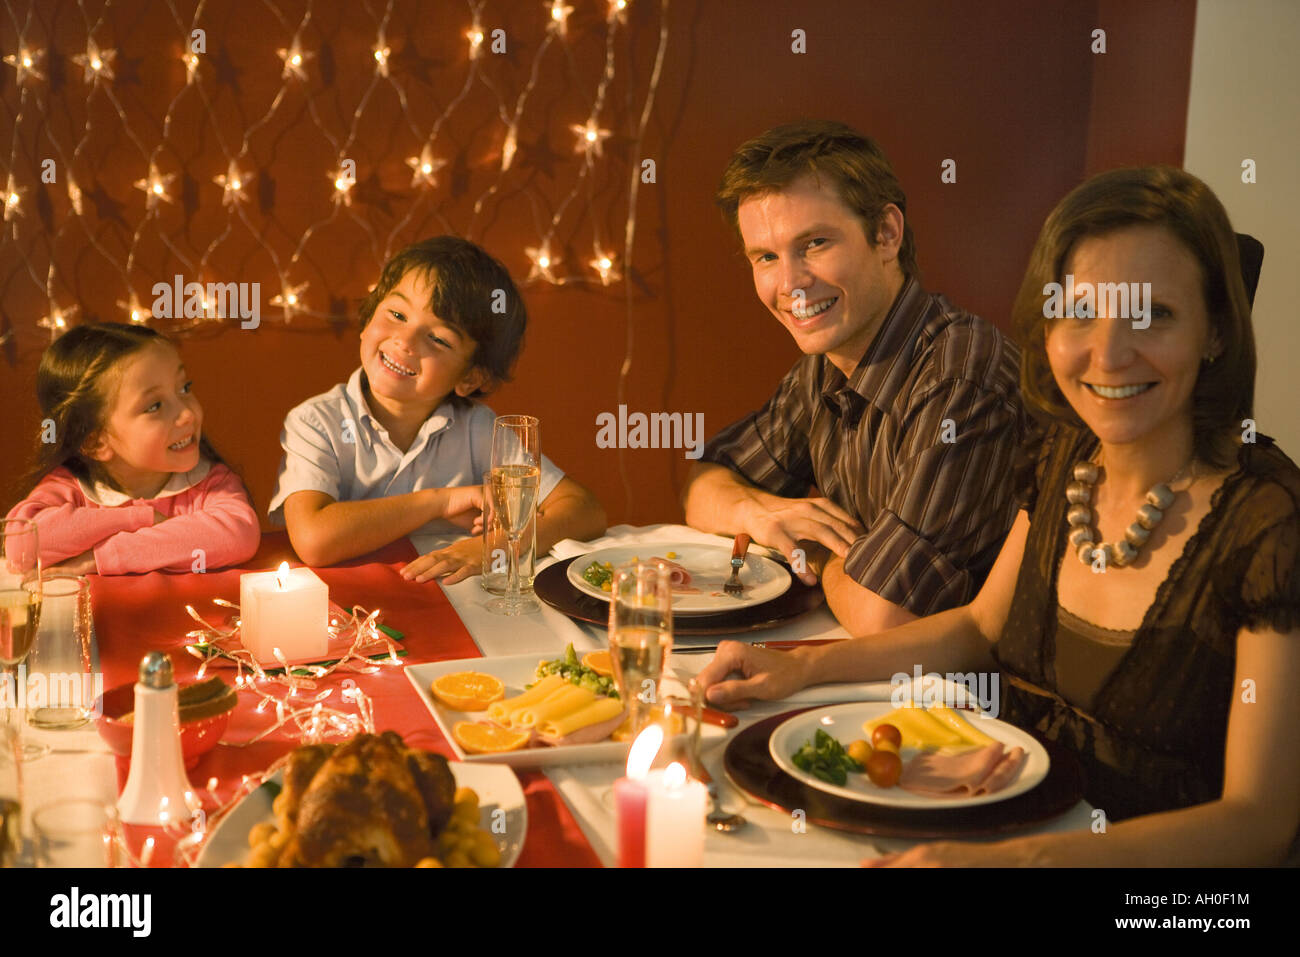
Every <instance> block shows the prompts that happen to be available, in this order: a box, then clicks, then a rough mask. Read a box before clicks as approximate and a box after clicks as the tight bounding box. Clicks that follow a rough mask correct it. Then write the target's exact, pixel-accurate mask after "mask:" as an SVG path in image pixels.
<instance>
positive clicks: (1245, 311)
mask: <svg viewBox="0 0 1300 957" xmlns="http://www.w3.org/2000/svg"><path fill="white" fill-rule="evenodd" d="M1142 225H1149V226H1162V227H1164V228H1166V229H1168V230H1169V231H1170V232H1171V233H1173V234H1174V236H1176V237H1177V238H1178V239H1179V241H1181V242H1182V244H1183V245H1184V246H1186V247H1187V249H1188V251H1189V252H1190V253H1191V254H1192V256H1193V257H1195V259H1196V261H1197V262H1198V263H1199V264H1200V267H1201V276H1202V279H1203V282H1204V286H1203V288H1204V294H1205V310H1206V315H1207V316H1208V318H1209V321H1210V329H1211V332H1212V335H1213V338H1214V339H1216V340H1217V342H1218V345H1219V352H1218V355H1217V356H1216V357H1215V359H1214V361H1213V362H1209V361H1207V362H1203V363H1202V365H1201V370H1200V374H1199V375H1198V377H1197V380H1196V385H1195V387H1194V389H1193V391H1192V430H1193V450H1194V453H1195V455H1196V457H1197V458H1199V459H1200V460H1201V461H1203V462H1206V463H1208V464H1210V465H1212V466H1214V467H1216V468H1227V467H1228V466H1229V465H1230V464H1231V463H1232V462H1233V461H1234V460H1235V457H1236V441H1235V437H1234V433H1235V432H1237V431H1239V430H1240V429H1242V428H1243V426H1242V420H1243V419H1247V418H1250V416H1251V409H1252V407H1253V404H1254V397H1255V337H1254V333H1253V331H1252V329H1251V323H1250V300H1249V298H1248V296H1247V293H1246V286H1245V282H1244V280H1243V279H1242V274H1241V261H1240V258H1239V253H1238V247H1237V238H1236V234H1235V233H1234V232H1233V230H1232V224H1231V223H1230V222H1229V220H1228V214H1227V211H1226V210H1224V208H1223V204H1222V203H1220V202H1219V199H1218V197H1217V196H1215V195H1214V193H1213V192H1212V191H1211V190H1210V188H1209V187H1208V186H1206V185H1205V184H1204V183H1203V182H1201V181H1200V180H1199V179H1197V178H1196V177H1195V176H1193V175H1192V174H1191V173H1188V172H1185V171H1184V170H1181V169H1178V168H1176V167H1173V166H1144V167H1138V168H1132V169H1117V170H1111V171H1110V172H1107V173H1101V174H1099V175H1097V176H1094V177H1092V179H1089V180H1088V181H1086V182H1085V183H1083V184H1081V185H1080V186H1077V187H1075V189H1074V190H1073V191H1071V192H1070V193H1069V195H1067V196H1066V197H1065V198H1064V199H1063V200H1061V201H1060V202H1059V203H1058V204H1057V205H1056V208H1055V209H1053V210H1052V212H1051V214H1050V215H1049V216H1048V217H1047V221H1046V222H1045V223H1043V229H1042V232H1040V233H1039V235H1038V242H1037V243H1035V245H1034V250H1033V252H1032V253H1031V254H1030V256H1029V267H1028V269H1027V270H1026V271H1025V278H1024V281H1023V282H1022V283H1021V286H1020V292H1019V293H1018V294H1017V296H1016V301H1015V306H1014V307H1013V309H1012V323H1013V328H1014V330H1015V335H1016V339H1017V341H1018V342H1019V344H1020V349H1021V352H1020V391H1021V394H1022V395H1023V397H1024V400H1025V404H1026V406H1027V407H1028V408H1029V410H1030V411H1031V412H1032V413H1034V414H1035V415H1036V416H1038V417H1039V418H1054V419H1064V420H1065V421H1067V422H1070V423H1072V424H1074V425H1077V426H1081V427H1082V426H1083V422H1082V420H1081V419H1080V418H1079V417H1078V415H1077V414H1076V413H1075V411H1074V409H1073V408H1071V406H1070V404H1069V403H1068V402H1067V401H1066V400H1065V397H1064V396H1063V395H1062V394H1061V391H1060V389H1059V388H1058V387H1057V385H1056V380H1055V378H1054V377H1053V376H1052V370H1051V367H1050V366H1049V364H1048V361H1047V349H1046V340H1047V332H1048V327H1049V323H1050V322H1052V321H1053V320H1051V319H1049V318H1048V317H1047V316H1046V315H1045V313H1046V311H1047V310H1046V309H1045V308H1044V303H1045V301H1046V293H1045V291H1044V287H1045V286H1047V285H1048V284H1049V283H1063V282H1064V278H1063V271H1064V269H1065V265H1066V263H1067V261H1068V260H1069V258H1070V254H1071V253H1072V252H1073V250H1074V249H1075V247H1076V246H1077V245H1078V243H1079V241H1080V240H1082V239H1085V238H1088V237H1094V236H1101V235H1105V234H1106V233H1110V232H1113V231H1115V230H1117V229H1123V228H1125V227H1128V226H1142Z"/></svg>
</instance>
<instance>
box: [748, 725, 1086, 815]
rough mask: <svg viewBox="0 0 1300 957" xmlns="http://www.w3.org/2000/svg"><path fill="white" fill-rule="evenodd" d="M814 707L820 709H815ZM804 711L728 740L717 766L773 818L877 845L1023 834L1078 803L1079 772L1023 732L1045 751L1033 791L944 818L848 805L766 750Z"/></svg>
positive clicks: (1070, 758)
mask: <svg viewBox="0 0 1300 957" xmlns="http://www.w3.org/2000/svg"><path fill="white" fill-rule="evenodd" d="M817 707H825V705H818V706H817ZM812 710H813V709H812V708H799V709H797V710H795V711H787V712H785V713H784V714H778V715H773V716H772V717H770V718H767V719H765V720H763V721H759V722H758V723H756V724H753V725H751V726H750V727H748V728H746V729H745V730H744V731H741V732H740V733H739V734H737V735H736V736H735V737H733V738H732V739H731V742H730V743H729V744H728V745H727V751H726V755H725V757H724V759H723V760H724V765H725V767H726V769H727V774H728V775H729V776H730V777H731V780H732V781H734V782H735V783H736V785H737V786H738V787H739V788H740V789H741V790H743V791H745V792H746V793H748V794H750V795H752V796H753V797H754V798H756V799H757V800H759V801H760V802H762V803H763V804H766V805H767V806H768V807H770V808H773V809H774V810H777V811H786V812H792V811H794V810H795V809H796V808H799V809H802V810H803V811H804V813H805V814H806V815H807V820H808V822H809V823H811V824H820V825H821V826H822V827H833V828H835V829H837V830H840V831H853V832H855V833H857V834H873V835H875V836H877V837H901V838H909V839H913V840H919V839H922V838H958V839H960V838H968V837H985V836H988V835H996V834H1004V833H1007V832H1010V831H1019V830H1023V829H1024V828H1026V827H1030V826H1032V825H1034V824H1039V823H1042V822H1043V821H1047V820H1050V819H1052V818H1054V817H1058V816H1059V815H1061V814H1064V813H1065V812H1066V811H1068V810H1069V809H1070V808H1072V807H1074V805H1075V804H1077V803H1078V802H1079V800H1080V799H1081V798H1082V797H1083V768H1081V767H1080V766H1079V761H1078V759H1077V758H1076V757H1075V756H1074V754H1073V753H1072V752H1070V751H1067V750H1065V749H1064V748H1062V747H1060V746H1059V745H1056V744H1053V743H1052V742H1050V741H1047V740H1044V739H1043V737H1042V736H1041V735H1038V734H1036V733H1035V732H1032V731H1031V732H1029V733H1030V734H1033V735H1034V737H1035V738H1037V739H1038V741H1039V743H1040V744H1042V746H1043V747H1044V748H1046V749H1047V756H1048V759H1049V760H1050V761H1051V766H1050V768H1049V769H1048V771H1047V777H1045V778H1043V780H1042V781H1040V782H1039V784H1038V786H1037V787H1035V788H1032V789H1031V790H1029V791H1026V792H1025V793H1024V794H1021V795H1019V796H1018V797H1013V798H1008V799H1007V800H1005V801H998V802H996V803H993V804H978V805H976V806H974V807H966V808H952V809H950V810H936V811H913V810H907V809H904V808H895V807H882V806H881V805H879V804H864V803H862V802H861V801H850V800H849V799H848V798H843V797H839V796H838V795H835V794H830V793H828V792H826V791H820V790H818V789H817V788H814V787H809V786H808V785H806V784H804V783H803V782H801V781H799V780H798V779H797V778H793V777H791V776H790V775H788V774H786V773H785V772H784V771H782V770H781V769H780V768H779V767H777V765H776V762H775V761H773V760H772V754H771V752H770V751H769V750H768V746H767V743H768V739H769V738H771V737H772V732H773V731H775V730H776V729H777V728H778V727H779V726H780V725H781V724H782V723H783V722H785V721H787V720H789V719H790V718H793V717H794V716H795V715H797V714H802V713H803V712H805V711H812Z"/></svg>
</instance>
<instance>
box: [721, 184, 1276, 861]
mask: <svg viewBox="0 0 1300 957" xmlns="http://www.w3.org/2000/svg"><path fill="white" fill-rule="evenodd" d="M1067 277H1072V280H1067ZM1070 282H1072V283H1073V288H1074V289H1075V290H1076V295H1081V294H1082V291H1083V289H1084V288H1085V287H1084V284H1085V283H1086V284H1090V285H1091V286H1092V287H1093V289H1094V290H1097V289H1102V290H1107V289H1109V290H1111V291H1113V292H1117V291H1118V287H1117V286H1111V287H1106V286H1103V285H1102V284H1108V283H1114V284H1117V283H1124V284H1126V286H1125V288H1126V290H1127V291H1128V292H1129V293H1130V296H1129V298H1128V303H1127V306H1128V308H1127V310H1125V309H1123V306H1124V305H1125V303H1124V302H1123V300H1122V299H1121V298H1120V297H1119V296H1118V295H1107V294H1105V293H1103V295H1102V296H1100V297H1099V298H1098V300H1097V302H1096V308H1095V309H1089V308H1087V303H1086V302H1085V303H1082V304H1079V305H1078V306H1077V307H1076V308H1073V309H1070V308H1068V307H1069V305H1070V304H1069V303H1068V302H1066V303H1064V304H1063V305H1064V306H1065V307H1066V308H1064V309H1062V310H1060V311H1059V312H1058V310H1057V309H1056V308H1055V307H1056V306H1057V305H1058V303H1059V297H1058V301H1053V297H1051V296H1050V295H1049V290H1050V289H1051V288H1052V287H1051V286H1050V284H1051V283H1058V284H1060V286H1061V287H1063V288H1065V289H1068V288H1069V286H1070ZM1132 283H1138V284H1139V285H1138V286H1136V287H1134V286H1132V285H1129V284H1132ZM1143 283H1150V286H1149V291H1150V295H1149V298H1148V297H1147V296H1146V295H1145V293H1146V290H1147V289H1148V287H1146V286H1144V285H1141V284H1143ZM1148 307H1149V310H1148ZM1057 315H1060V316H1061V317H1060V318H1055V316H1057ZM1014 321H1015V326H1016V332H1017V336H1018V338H1019V339H1020V343H1021V348H1022V357H1021V388H1022V391H1023V393H1024V397H1025V400H1026V403H1027V405H1028V406H1029V408H1030V409H1031V411H1033V412H1034V414H1035V416H1036V418H1038V419H1040V420H1041V422H1042V425H1043V428H1042V431H1041V433H1040V435H1039V436H1038V437H1037V440H1036V442H1035V444H1034V447H1033V451H1032V452H1031V453H1030V454H1029V455H1028V456H1027V457H1026V461H1025V463H1024V468H1023V469H1022V475H1021V477H1020V478H1021V487H1022V489H1023V510H1022V511H1021V513H1020V514H1019V516H1018V518H1017V520H1016V523H1015V524H1014V526H1013V527H1012V529H1011V532H1010V534H1009V535H1008V537H1007V541H1006V543H1005V544H1004V545H1003V548H1002V551H1001V553H1000V555H999V557H998V560H997V562H996V564H995V565H994V567H993V570H992V571H991V572H990V574H989V578H988V580H987V582H986V583H985V585H984V587H983V589H982V590H981V591H980V593H979V595H978V596H977V597H976V598H975V600H974V601H973V602H971V604H969V605H967V606H965V607H962V608H956V609H953V610H951V611H947V612H944V613H942V614H939V615H934V616H932V617H930V618H925V619H921V620H919V621H915V622H912V623H909V624H907V625H904V626H902V627H900V628H894V629H891V630H890V631H887V632H884V633H882V634H878V635H872V636H866V637H860V638H855V639H853V640H850V641H846V642H840V643H837V644H833V645H826V646H821V647H815V648H808V649H800V650H798V651H795V652H791V653H788V654H782V653H779V652H770V651H764V650H762V649H755V648H752V647H749V646H745V645H740V644H737V643H734V642H727V643H724V644H723V645H721V646H719V649H718V654H717V656H716V657H715V658H714V660H713V661H712V662H710V664H709V665H708V666H707V667H706V668H705V670H704V672H703V673H702V675H701V678H702V681H703V683H704V684H705V685H706V686H708V687H709V691H708V696H709V699H710V701H711V702H713V703H715V704H721V705H736V704H743V702H744V700H745V699H747V698H764V699H777V698H783V697H786V696H788V695H789V694H791V693H793V692H794V691H796V690H798V689H799V688H802V687H804V686H805V685H809V684H817V683H820V682H828V681H858V680H871V679H879V678H887V677H889V676H891V675H893V674H896V673H899V672H904V673H907V674H911V673H912V672H913V668H914V666H915V665H917V664H920V665H921V667H922V668H923V670H924V671H926V672H940V673H944V672H969V671H972V670H981V669H984V670H1000V671H1001V673H1002V688H1003V692H1004V693H1003V701H1002V709H1001V714H1000V717H1002V718H1003V719H1005V720H1009V721H1011V722H1013V723H1016V724H1018V725H1021V726H1022V727H1026V728H1033V729H1035V730H1038V731H1039V732H1041V733H1043V734H1044V735H1045V736H1047V737H1048V738H1050V739H1052V740H1055V741H1057V742H1058V743H1060V744H1062V745H1064V746H1065V747H1067V748H1070V749H1071V750H1073V751H1074V752H1075V753H1076V754H1077V755H1078V756H1079V758H1080V760H1081V761H1082V763H1083V765H1084V769H1085V772H1086V776H1087V782H1088V789H1087V791H1086V793H1085V796H1086V797H1087V799H1088V800H1089V801H1090V802H1091V803H1092V804H1093V805H1094V806H1095V807H1097V808H1099V809H1100V810H1102V811H1103V812H1104V814H1105V818H1106V821H1107V824H1106V827H1105V830H1104V832H1100V833H1099V831H1100V829H1099V828H1094V829H1093V830H1087V831H1079V832H1073V833H1064V834H1044V835H1036V836H1033V837H1022V838H1016V839H1013V840H1008V841H1003V842H1000V843H997V844H979V845H973V844H969V845H968V844H962V843H956V842H939V843H932V844H928V845H923V846H918V847H916V848H914V849H912V850H910V851H908V852H906V853H904V854H901V855H894V856H892V857H891V858H887V859H884V860H883V863H893V864H911V865H916V864H946V865H954V864H956V865H990V866H1007V865H1020V864H1046V865H1067V866H1079V865H1090V864H1097V865H1101V864H1104V865H1112V866H1135V865H1144V864H1152V863H1156V864H1162V865H1170V866H1195V865H1242V864H1269V863H1278V862H1279V861H1281V860H1282V859H1284V858H1285V857H1286V855H1287V852H1288V848H1289V847H1290V846H1291V844H1292V841H1293V839H1294V838H1295V835H1296V832H1297V825H1298V824H1300V749H1297V748H1296V747H1295V743H1294V735H1295V730H1296V728H1297V727H1300V696H1298V695H1295V694H1294V693H1293V690H1292V689H1293V688H1294V686H1295V684H1296V682H1298V681H1300V568H1298V567H1297V557H1298V553H1300V470H1297V468H1296V466H1295V464H1294V463H1293V462H1291V460H1290V459H1288V458H1287V457H1286V456H1285V455H1284V454H1282V452H1281V451H1280V450H1278V449H1277V447H1276V446H1275V445H1273V443H1272V441H1271V440H1270V439H1268V438H1267V437H1265V436H1263V435H1256V433H1255V432H1254V423H1253V421H1250V414H1251V402H1252V397H1253V392H1254V379H1255V352H1254V342H1253V336H1252V334H1251V328H1250V307H1249V303H1248V300H1247V296H1246V291H1245V288H1244V285H1243V282H1242V278H1241V272H1240V266H1239V261H1238V253H1237V246H1236V242H1235V237H1234V234H1233V231H1232V228H1231V226H1230V225H1229V222H1228V217H1227V214H1226V213H1225V211H1224V209H1223V207H1222V205H1221V204H1220V203H1219V201H1218V199H1217V198H1215V196H1214V194H1213V193H1212V192H1211V191H1210V190H1209V188H1208V187H1206V186H1205V184H1204V183H1202V182H1201V181H1200V180H1198V179H1196V178H1195V177H1193V176H1191V175H1190V174H1188V173H1185V172H1183V171H1181V170H1177V169H1173V168H1170V167H1152V168H1145V169H1130V170H1117V171H1114V172H1110V173H1104V174H1102V175H1100V176H1097V177H1095V178H1093V179H1091V180H1089V181H1088V182H1086V183H1084V184H1083V185H1082V186H1080V187H1078V188H1077V189H1075V190H1074V191H1073V192H1072V193H1070V195H1068V196H1067V197H1066V198H1065V199H1064V200H1062V201H1061V203H1060V204H1059V205H1058V206H1057V208H1056V209H1055V210H1053V212H1052V214H1051V215H1050V216H1049V217H1048V219H1047V222H1046V223H1045V224H1044V226H1043V230H1042V233H1041V235H1040V236H1039V239H1038V243H1037V245H1036V246H1035V248H1034V252H1033V255H1032V256H1031V259H1030V264H1029V270H1028V272H1027V273H1026V276H1025V280H1024V283H1023V285H1022V286H1021V290H1020V293H1019V295H1018V297H1017V299H1016V305H1015V314H1014ZM1148 506H1149V507H1148ZM1145 526H1149V528H1148V527H1145ZM1104 543H1110V544H1104ZM732 672H739V673H740V675H741V677H740V678H739V679H731V680H726V679H727V676H728V675H729V674H731V673H732Z"/></svg>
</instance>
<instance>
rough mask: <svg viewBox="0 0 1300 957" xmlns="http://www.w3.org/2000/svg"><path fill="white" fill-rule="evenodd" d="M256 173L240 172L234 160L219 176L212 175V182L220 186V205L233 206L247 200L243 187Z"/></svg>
mask: <svg viewBox="0 0 1300 957" xmlns="http://www.w3.org/2000/svg"><path fill="white" fill-rule="evenodd" d="M256 175H257V174H256V173H241V172H240V171H239V164H238V163H236V162H235V161H234V160H231V161H230V165H229V166H227V167H226V172H225V173H223V174H222V175H220V176H214V177H212V182H214V183H216V184H217V185H218V186H220V187H221V189H222V193H221V205H222V206H234V205H235V204H236V203H243V202H247V201H248V197H247V196H246V195H245V194H244V187H245V186H247V185H248V184H249V183H250V182H251V181H252V179H253V177H254V176H256Z"/></svg>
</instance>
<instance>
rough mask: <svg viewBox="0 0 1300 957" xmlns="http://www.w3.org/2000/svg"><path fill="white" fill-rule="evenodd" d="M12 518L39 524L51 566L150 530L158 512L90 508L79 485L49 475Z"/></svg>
mask: <svg viewBox="0 0 1300 957" xmlns="http://www.w3.org/2000/svg"><path fill="white" fill-rule="evenodd" d="M8 517H9V518H16V519H29V520H31V521H33V522H35V523H36V538H37V544H38V545H39V546H40V550H41V564H42V565H46V566H50V565H54V564H55V563H57V562H61V561H63V560H64V559H67V558H72V557H74V556H80V555H83V554H84V553H85V552H87V551H89V550H90V549H91V548H94V547H95V546H96V545H98V544H99V543H100V542H102V541H104V539H106V538H108V537H110V536H112V535H116V534H118V533H119V532H134V531H135V530H137V529H144V528H148V527H149V526H150V525H152V524H153V523H154V510H153V508H152V507H151V506H149V505H124V506H121V507H119V508H99V507H97V506H93V505H87V504H85V499H84V498H83V497H82V495H81V490H80V488H79V487H78V486H77V484H76V482H75V481H72V480H70V479H64V478H62V477H60V476H52V475H47V476H46V477H45V478H44V479H42V480H41V482H40V484H38V485H37V486H36V488H34V489H32V493H31V494H30V495H29V496H27V498H25V499H23V500H22V501H21V502H19V503H18V504H17V505H15V506H14V508H13V510H12V511H10V513H9V516H8Z"/></svg>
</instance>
